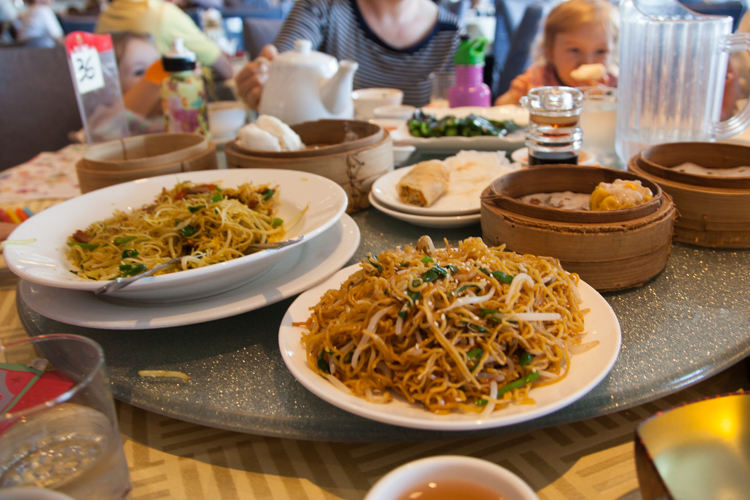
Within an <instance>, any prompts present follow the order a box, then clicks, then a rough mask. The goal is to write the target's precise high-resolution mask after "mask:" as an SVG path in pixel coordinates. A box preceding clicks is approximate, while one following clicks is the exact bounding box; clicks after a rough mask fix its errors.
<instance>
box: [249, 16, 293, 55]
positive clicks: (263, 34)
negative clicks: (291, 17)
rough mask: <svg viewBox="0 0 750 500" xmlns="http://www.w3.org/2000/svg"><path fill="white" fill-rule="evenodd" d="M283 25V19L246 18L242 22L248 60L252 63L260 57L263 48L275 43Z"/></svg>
mask: <svg viewBox="0 0 750 500" xmlns="http://www.w3.org/2000/svg"><path fill="white" fill-rule="evenodd" d="M283 24H284V21H283V20H282V19H258V18H254V17H247V18H245V19H244V20H243V21H242V36H243V38H244V40H245V52H246V53H247V57H248V59H250V60H251V61H252V60H253V59H255V58H256V57H258V54H260V51H261V49H262V48H263V47H265V46H266V45H268V44H269V43H273V40H274V38H276V35H277V34H278V33H279V30H280V29H281V26H282V25H283Z"/></svg>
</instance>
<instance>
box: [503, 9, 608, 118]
mask: <svg viewBox="0 0 750 500" xmlns="http://www.w3.org/2000/svg"><path fill="white" fill-rule="evenodd" d="M617 33H618V26H617V11H616V10H615V8H614V7H613V6H612V5H611V4H610V3H609V2H608V1H606V0H568V1H566V2H563V3H561V4H560V5H558V6H557V7H555V8H554V9H552V11H551V12H550V13H549V15H548V16H547V21H546V22H545V24H544V40H543V42H542V46H541V49H542V50H543V51H544V52H543V54H544V57H543V59H542V61H541V62H540V63H537V64H534V65H533V66H532V67H531V68H529V69H528V71H526V73H524V74H522V75H520V76H518V77H516V78H515V79H514V80H513V82H512V83H511V85H510V89H509V90H508V91H507V92H506V93H505V94H503V95H501V96H500V97H498V99H497V100H496V101H495V105H501V104H518V102H519V101H520V99H521V97H523V96H525V95H526V94H527V93H528V91H529V90H531V89H532V88H535V87H544V86H548V85H567V86H568V87H588V86H596V85H608V86H610V87H614V86H616V85H617V79H616V78H615V77H614V75H612V74H611V73H610V68H611V64H612V63H611V60H610V54H611V53H613V52H614V50H615V44H616V40H617ZM584 64H587V65H588V64H602V65H604V67H605V68H606V71H604V74H603V75H602V76H601V78H599V79H596V80H588V79H583V80H576V79H575V78H573V76H571V72H573V71H574V70H576V69H577V68H578V67H579V66H582V65H584Z"/></svg>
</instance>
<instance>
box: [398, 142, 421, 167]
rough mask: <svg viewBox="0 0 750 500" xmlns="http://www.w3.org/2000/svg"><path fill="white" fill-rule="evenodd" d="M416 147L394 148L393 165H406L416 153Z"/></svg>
mask: <svg viewBox="0 0 750 500" xmlns="http://www.w3.org/2000/svg"><path fill="white" fill-rule="evenodd" d="M416 150H417V148H416V146H395V145H394V146H393V164H394V165H405V164H406V162H407V161H409V158H411V155H412V153H414V151H416Z"/></svg>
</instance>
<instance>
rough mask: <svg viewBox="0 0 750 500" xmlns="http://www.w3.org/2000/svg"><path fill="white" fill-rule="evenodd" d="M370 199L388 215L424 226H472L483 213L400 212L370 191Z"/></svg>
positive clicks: (480, 218)
mask: <svg viewBox="0 0 750 500" xmlns="http://www.w3.org/2000/svg"><path fill="white" fill-rule="evenodd" d="M368 198H369V200H370V204H371V205H372V206H373V207H375V208H376V209H378V210H380V211H381V212H383V213H384V214H386V215H390V216H391V217H393V218H395V219H398V220H402V221H404V222H408V223H410V224H414V225H415V226H422V227H440V228H455V227H464V226H471V225H473V224H477V223H479V222H480V221H481V220H482V214H479V213H477V214H469V215H456V216H447V215H446V216H439V215H433V216H428V215H416V214H408V213H405V212H399V211H398V210H393V209H390V208H388V207H385V206H383V205H382V204H381V203H380V202H378V200H377V198H375V195H374V194H373V193H372V191H370V194H369V196H368Z"/></svg>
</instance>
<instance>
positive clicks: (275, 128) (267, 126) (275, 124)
mask: <svg viewBox="0 0 750 500" xmlns="http://www.w3.org/2000/svg"><path fill="white" fill-rule="evenodd" d="M255 123H256V124H257V125H258V127H260V128H261V129H263V130H265V131H266V132H268V133H269V134H271V135H272V136H274V137H276V139H278V141H279V145H280V146H281V150H282V151H299V150H300V149H302V148H303V147H305V145H304V144H302V139H300V137H299V136H298V135H297V133H296V132H295V131H294V130H292V129H291V128H289V125H287V124H286V123H284V122H282V121H281V120H279V119H278V118H276V117H274V116H269V115H260V116H259V117H258V119H257V120H256V121H255Z"/></svg>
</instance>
